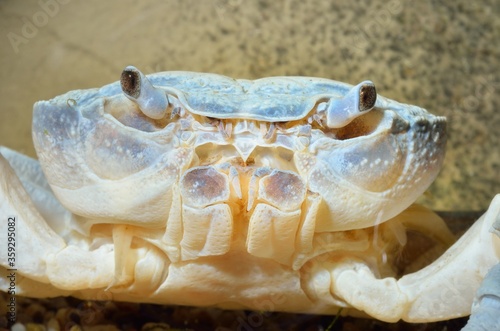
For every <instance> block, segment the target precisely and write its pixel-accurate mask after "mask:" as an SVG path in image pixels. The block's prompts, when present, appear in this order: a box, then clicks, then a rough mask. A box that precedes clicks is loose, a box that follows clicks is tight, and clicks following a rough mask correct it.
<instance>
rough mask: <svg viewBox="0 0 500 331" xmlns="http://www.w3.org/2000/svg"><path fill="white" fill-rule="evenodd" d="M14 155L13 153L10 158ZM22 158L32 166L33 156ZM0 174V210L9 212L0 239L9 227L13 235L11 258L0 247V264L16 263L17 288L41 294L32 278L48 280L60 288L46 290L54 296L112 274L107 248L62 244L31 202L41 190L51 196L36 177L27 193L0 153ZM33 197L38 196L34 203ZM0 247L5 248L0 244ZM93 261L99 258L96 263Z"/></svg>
mask: <svg viewBox="0 0 500 331" xmlns="http://www.w3.org/2000/svg"><path fill="white" fill-rule="evenodd" d="M6 154H8V153H6ZM9 157H13V158H16V157H17V156H16V155H14V156H12V155H11V156H9ZM17 161H19V159H17ZM17 161H16V160H14V159H13V163H14V164H15V163H16V162H17ZM26 162H27V163H26V167H27V168H31V169H35V168H36V161H34V160H32V159H29V158H27V160H26ZM30 163H31V164H30ZM0 174H1V176H0V214H1V215H5V217H6V218H11V219H14V218H15V221H14V223H15V230H14V229H12V230H13V231H10V230H9V222H8V219H2V220H1V222H0V242H1V243H3V244H5V245H6V244H7V242H8V239H7V237H8V233H15V235H14V236H15V239H16V240H15V245H16V247H15V249H16V258H15V260H9V256H8V255H7V254H4V253H2V254H1V255H0V265H1V266H2V267H3V268H5V269H6V270H9V269H16V270H15V271H16V274H18V275H19V276H21V278H20V280H22V281H20V282H17V284H16V293H17V294H23V293H24V292H30V295H34V294H36V293H37V292H40V293H42V294H41V295H42V296H43V295H46V294H43V292H44V291H45V290H44V289H43V288H40V287H38V288H35V287H34V284H35V282H39V283H44V284H47V285H48V284H49V283H50V284H52V285H54V286H55V287H57V288H59V289H61V290H59V292H57V291H54V292H51V293H50V295H51V296H56V295H62V294H65V295H67V294H68V292H67V291H64V290H76V289H82V288H96V287H105V286H107V285H108V284H109V283H110V282H111V281H112V280H113V276H114V261H113V251H112V249H111V250H110V251H109V252H107V251H106V250H109V249H108V248H107V247H106V246H102V248H99V249H96V250H94V251H92V252H88V251H86V250H84V249H82V248H80V247H77V246H73V245H71V246H68V245H66V243H65V242H64V240H63V238H61V237H60V236H59V235H58V234H56V232H54V230H53V229H52V228H51V227H50V226H49V224H48V223H47V222H46V221H45V219H44V218H43V216H42V214H41V213H40V212H39V211H38V210H37V205H38V204H40V202H41V201H42V200H43V198H42V197H41V196H43V197H45V199H46V200H45V201H46V202H47V203H50V202H51V201H52V200H55V197H53V196H50V194H51V193H50V192H49V191H44V188H43V187H42V186H43V185H41V186H40V187H38V188H37V187H36V181H33V182H31V183H32V184H33V185H32V187H31V190H30V191H32V192H30V194H31V195H30V194H28V192H27V191H26V189H25V188H24V187H23V184H22V182H21V180H20V179H19V178H18V176H17V175H16V173H15V171H14V170H13V169H12V167H11V165H10V164H9V162H8V161H7V159H6V158H5V157H4V156H3V155H2V154H0ZM33 178H34V177H33ZM25 182H26V183H25V185H27V186H28V184H29V178H25ZM38 184H43V180H40V181H38ZM33 199H35V200H38V203H37V205H36V204H35V203H34V201H33ZM57 216H61V215H57V214H56V215H55V217H57ZM2 252H5V250H4V249H2ZM108 255H109V257H108ZM96 261H99V263H98V264H96V263H95V262H96ZM11 263H12V264H11ZM23 277H26V278H29V280H27V279H25V278H23ZM2 279H3V278H2ZM0 286H1V289H2V290H6V288H5V287H6V286H7V284H6V283H0ZM7 287H8V286H7ZM34 289H35V290H34ZM33 290H34V291H33Z"/></svg>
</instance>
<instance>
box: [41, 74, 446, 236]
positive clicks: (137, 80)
mask: <svg viewBox="0 0 500 331" xmlns="http://www.w3.org/2000/svg"><path fill="white" fill-rule="evenodd" d="M33 134H34V141H35V148H36V150H37V153H38V156H39V159H40V162H41V164H42V167H43V169H44V172H45V174H46V176H47V178H48V180H49V182H50V183H51V186H52V189H53V190H54V192H55V194H56V195H57V197H58V198H59V199H60V200H61V201H62V202H63V204H64V205H65V206H66V207H67V208H69V209H70V210H71V211H72V212H74V213H76V214H79V215H82V216H85V217H88V218H91V219H93V220H94V221H95V222H102V223H124V222H125V223H129V224H141V226H145V227H157V226H164V225H165V222H166V220H167V219H168V214H169V211H170V205H171V203H172V194H171V191H172V188H173V186H174V185H181V186H182V187H183V190H182V192H181V193H182V197H183V199H186V201H190V204H191V205H193V206H196V207H200V208H202V207H206V206H209V205H214V204H219V203H220V204H224V205H227V206H229V207H230V209H231V214H233V215H235V214H238V215H239V214H241V212H240V211H239V209H242V210H244V214H245V215H244V216H241V217H238V219H237V220H235V222H245V221H248V219H250V217H251V215H252V212H253V211H254V208H255V204H256V203H258V202H262V203H264V204H266V205H271V206H273V207H275V208H277V209H278V210H283V211H286V210H291V209H294V210H295V209H298V208H299V207H300V206H302V205H303V204H304V203H305V200H306V195H307V194H309V195H310V194H313V195H318V196H320V197H321V198H322V199H323V201H324V203H323V204H322V205H321V207H320V211H319V213H320V215H321V217H319V219H318V221H319V223H318V225H317V226H318V230H320V231H336V230H350V229H357V228H364V227H369V226H373V225H374V224H376V223H381V222H384V221H386V220H387V219H389V218H391V217H393V216H395V215H397V214H398V213H400V212H401V211H402V210H404V209H405V208H406V207H408V205H410V204H411V203H412V202H413V201H414V200H415V199H416V198H417V197H418V196H419V195H420V194H421V193H422V192H423V191H424V190H425V189H426V188H427V186H428V185H429V184H430V183H431V182H432V181H433V180H434V178H435V176H436V175H437V172H438V170H439V169H440V166H441V163H442V160H443V155H444V147H445V140H446V135H445V119H444V118H442V117H436V116H433V115H431V114H429V113H427V112H426V111H425V110H423V109H421V108H418V107H411V106H406V105H401V104H398V103H396V102H394V101H390V100H387V99H384V98H382V97H378V98H377V95H376V92H375V87H374V85H373V83H371V82H368V81H367V82H363V83H361V84H359V85H357V86H354V87H352V86H348V85H346V84H342V83H338V82H334V81H330V80H326V79H313V78H304V77H288V78H267V79H261V80H257V81H254V82H252V81H247V80H233V79H229V78H226V77H222V76H218V75H210V74H192V73H186V72H174V73H160V74H155V75H151V76H149V77H148V78H146V77H145V76H144V75H142V73H140V72H139V71H138V70H137V69H135V68H133V67H128V68H126V69H125V71H124V72H123V74H122V79H121V82H120V83H114V84H111V85H108V86H105V87H103V88H101V89H99V90H97V89H95V90H88V91H83V92H82V91H76V92H72V93H71V92H70V93H68V94H66V95H63V96H60V97H58V98H56V99H54V100H51V101H42V102H38V103H37V104H36V105H35V110H34V120H33ZM263 169H267V170H266V171H264V170H263ZM259 174H260V175H259ZM138 187H140V193H139V192H138ZM306 192H307V194H306ZM295 194H296V195H295ZM291 201H293V203H291Z"/></svg>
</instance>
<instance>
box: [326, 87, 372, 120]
mask: <svg viewBox="0 0 500 331" xmlns="http://www.w3.org/2000/svg"><path fill="white" fill-rule="evenodd" d="M376 101H377V91H376V90H375V85H374V84H373V83H372V82H371V81H369V80H366V81H364V82H361V83H359V84H358V85H356V86H354V87H353V88H352V89H351V90H350V91H349V92H348V93H347V94H346V95H345V97H343V98H341V99H331V100H330V102H329V104H328V106H327V109H326V124H327V126H328V127H329V128H341V127H344V126H346V125H347V124H349V123H350V122H351V121H352V120H353V119H355V118H356V117H358V116H361V115H363V114H364V113H366V112H367V111H370V110H371V109H372V108H373V107H374V106H375V102H376Z"/></svg>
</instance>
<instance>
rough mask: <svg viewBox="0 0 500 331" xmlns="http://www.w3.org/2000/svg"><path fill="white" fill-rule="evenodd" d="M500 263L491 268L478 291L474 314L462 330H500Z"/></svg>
mask: <svg viewBox="0 0 500 331" xmlns="http://www.w3.org/2000/svg"><path fill="white" fill-rule="evenodd" d="M499 316H500V263H499V264H497V265H496V266H494V267H493V268H491V270H490V271H489V272H488V274H487V275H486V277H485V278H484V280H483V283H482V284H481V287H480V288H479V290H478V291H477V295H476V299H475V300H474V304H473V306H472V315H471V317H470V318H469V321H468V322H467V325H466V326H465V327H464V328H463V329H462V331H485V330H500V318H499Z"/></svg>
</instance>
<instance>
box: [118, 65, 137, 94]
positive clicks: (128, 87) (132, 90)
mask: <svg viewBox="0 0 500 331" xmlns="http://www.w3.org/2000/svg"><path fill="white" fill-rule="evenodd" d="M120 84H121V86H122V91H123V93H125V94H127V95H128V96H131V97H132V98H136V99H137V98H138V97H139V95H140V94H141V75H140V74H139V73H138V72H137V71H136V70H134V69H132V68H129V67H127V68H125V70H123V71H122V75H121V77H120Z"/></svg>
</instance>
